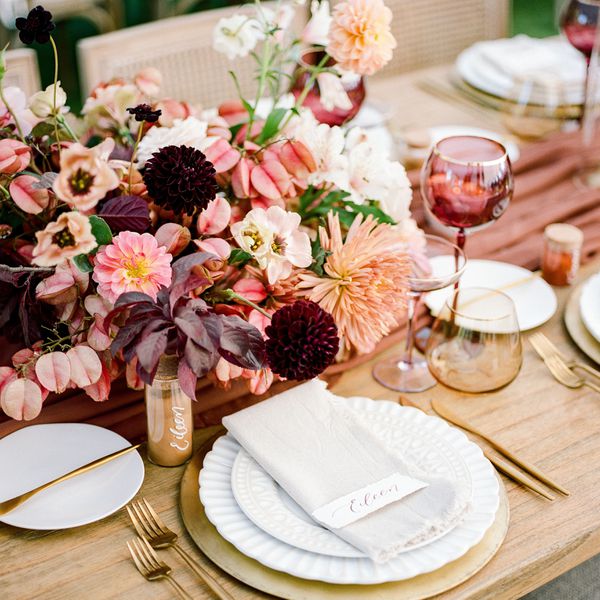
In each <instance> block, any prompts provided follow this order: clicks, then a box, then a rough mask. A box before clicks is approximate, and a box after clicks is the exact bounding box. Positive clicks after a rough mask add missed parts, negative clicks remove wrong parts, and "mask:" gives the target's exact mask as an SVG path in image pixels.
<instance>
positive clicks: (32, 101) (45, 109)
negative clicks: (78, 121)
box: [29, 81, 67, 119]
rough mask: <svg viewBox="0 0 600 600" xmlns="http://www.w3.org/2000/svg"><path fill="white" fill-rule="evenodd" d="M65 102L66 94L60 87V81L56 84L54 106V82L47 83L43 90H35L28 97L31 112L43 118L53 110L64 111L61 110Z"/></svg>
mask: <svg viewBox="0 0 600 600" xmlns="http://www.w3.org/2000/svg"><path fill="white" fill-rule="evenodd" d="M66 103H67V94H66V93H65V91H64V90H63V89H62V87H60V81H59V82H57V84H56V106H54V84H51V85H49V86H48V87H47V88H46V89H45V90H44V91H43V92H37V93H35V94H33V96H31V98H29V108H30V110H31V112H32V113H33V114H34V115H35V116H36V117H39V118H40V119H45V118H46V117H49V116H50V115H52V114H54V113H55V112H56V113H58V112H66V111H65V110H62V109H63V107H64V105H65V104H66Z"/></svg>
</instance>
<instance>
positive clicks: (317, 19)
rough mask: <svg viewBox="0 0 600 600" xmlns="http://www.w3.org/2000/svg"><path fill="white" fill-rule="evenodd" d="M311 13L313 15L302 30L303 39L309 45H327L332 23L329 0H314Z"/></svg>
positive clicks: (311, 4)
mask: <svg viewBox="0 0 600 600" xmlns="http://www.w3.org/2000/svg"><path fill="white" fill-rule="evenodd" d="M310 14H311V15H312V16H311V18H310V20H309V22H308V23H307V24H306V27H304V31H303V32H302V36H301V39H302V41H303V42H304V43H305V44H308V45H309V46H327V44H328V43H329V26H330V25H331V14H330V12H329V2H328V0H323V2H319V0H312V2H311V3H310Z"/></svg>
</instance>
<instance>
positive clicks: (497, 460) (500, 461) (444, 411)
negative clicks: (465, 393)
mask: <svg viewBox="0 0 600 600" xmlns="http://www.w3.org/2000/svg"><path fill="white" fill-rule="evenodd" d="M400 404H402V406H411V407H413V408H417V409H419V410H423V409H421V407H419V406H417V404H415V403H414V402H412V401H411V400H409V399H408V398H406V397H405V396H400ZM431 407H432V410H433V411H434V412H435V413H436V414H437V415H438V416H440V417H441V418H443V419H444V420H445V421H448V422H449V423H452V424H453V425H455V426H457V427H460V428H461V429H463V430H465V431H468V432H469V433H472V434H474V435H476V436H478V437H479V438H481V439H482V440H485V441H486V442H487V443H488V444H489V445H490V446H491V447H492V448H493V449H494V450H495V451H496V452H497V453H499V454H500V455H502V456H499V455H498V454H494V453H492V452H490V451H489V450H488V449H487V448H482V451H483V454H484V455H485V457H486V458H487V459H488V460H489V461H490V462H491V463H492V464H493V465H494V466H495V467H496V468H497V469H498V471H501V472H502V473H504V474H505V475H506V476H507V477H510V478H511V479H513V480H514V481H516V482H517V483H520V484H521V485H523V486H525V487H527V488H529V489H530V490H532V491H534V492H536V493H538V494H539V495H540V496H543V497H544V498H546V499H547V500H550V501H553V500H555V499H556V497H555V496H553V495H552V494H550V493H549V492H547V491H546V490H545V489H544V488H543V487H542V486H541V485H540V484H539V483H538V482H537V481H535V479H533V478H532V477H530V476H529V475H531V476H533V477H535V478H536V479H537V480H538V481H541V482H543V483H545V484H546V485H547V486H548V487H550V488H552V489H555V490H557V491H558V492H560V493H561V494H564V495H565V496H568V495H569V490H567V489H566V488H564V487H563V486H561V485H560V484H558V483H556V482H555V481H553V480H552V479H550V477H548V476H547V475H545V474H544V473H543V472H542V471H541V470H540V469H539V468H538V467H536V466H535V465H532V464H531V463H529V462H527V461H525V460H524V459H522V458H520V457H518V456H517V455H516V454H515V453H514V452H512V451H511V450H509V449H508V448H506V447H505V446H504V445H502V444H501V443H500V442H498V441H497V440H495V439H494V438H492V437H491V436H490V435H488V434H485V433H483V432H482V431H481V430H480V429H478V428H477V427H475V426H474V425H473V424H471V423H469V422H468V421H466V420H465V419H463V418H461V417H459V416H458V415H456V414H455V413H453V412H452V410H451V409H449V408H448V407H447V406H446V405H445V404H444V403H442V402H440V401H439V400H433V401H432V402H431ZM502 457H504V458H507V459H509V460H510V461H512V463H511V462H508V461H506V460H504V458H502ZM514 465H518V466H519V467H520V468H521V469H522V470H523V471H525V473H523V472H522V471H520V470H519V469H517V468H516V467H515V466H514ZM526 473H528V474H529V475H527V474H526Z"/></svg>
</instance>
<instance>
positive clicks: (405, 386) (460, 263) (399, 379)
mask: <svg viewBox="0 0 600 600" xmlns="http://www.w3.org/2000/svg"><path fill="white" fill-rule="evenodd" d="M424 238H425V239H424V243H423V244H422V246H419V247H410V248H409V249H408V254H409V258H410V262H411V274H410V276H409V278H408V285H409V291H408V307H407V313H408V321H407V327H406V342H405V348H404V354H403V355H402V356H395V357H392V358H388V359H385V360H382V361H380V362H378V363H377V364H376V365H375V367H374V368H373V377H374V378H375V379H376V380H377V381H378V382H379V383H380V384H381V385H384V386H385V387H387V388H390V389H392V390H396V391H398V392H422V391H423V390H427V389H429V388H430V387H432V386H433V385H435V383H436V380H435V379H434V377H433V375H431V373H430V372H429V367H428V366H427V361H426V360H425V357H424V356H422V355H421V354H417V353H416V352H415V351H414V317H415V314H416V311H417V307H418V305H419V301H420V299H421V296H422V295H423V294H424V293H426V292H432V291H434V290H439V289H442V288H445V287H447V286H449V285H452V284H453V283H456V282H457V281H458V280H459V278H460V276H461V275H462V274H463V271H464V270H465V266H466V264H467V259H466V258H465V255H464V252H463V251H462V250H461V249H460V248H459V247H458V246H456V245H455V244H453V243H452V242H450V241H448V240H446V239H444V238H441V237H438V236H436V235H425V236H424ZM439 257H454V260H452V259H450V260H443V259H442V260H439V261H436V260H435V259H436V258H439Z"/></svg>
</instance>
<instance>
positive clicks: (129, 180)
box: [127, 121, 146, 194]
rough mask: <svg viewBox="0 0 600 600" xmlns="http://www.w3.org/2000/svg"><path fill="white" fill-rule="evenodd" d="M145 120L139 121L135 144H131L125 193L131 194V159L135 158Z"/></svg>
mask: <svg viewBox="0 0 600 600" xmlns="http://www.w3.org/2000/svg"><path fill="white" fill-rule="evenodd" d="M145 122H146V121H142V122H141V123H140V128H139V129H138V134H137V139H136V140H135V144H134V145H133V153H132V154H131V160H130V161H129V176H128V181H127V193H128V194H131V177H132V176H133V161H134V160H135V154H136V152H137V149H138V146H139V145H140V141H141V139H142V133H143V131H144V123H145Z"/></svg>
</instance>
